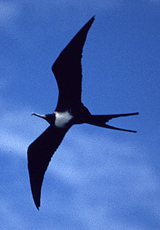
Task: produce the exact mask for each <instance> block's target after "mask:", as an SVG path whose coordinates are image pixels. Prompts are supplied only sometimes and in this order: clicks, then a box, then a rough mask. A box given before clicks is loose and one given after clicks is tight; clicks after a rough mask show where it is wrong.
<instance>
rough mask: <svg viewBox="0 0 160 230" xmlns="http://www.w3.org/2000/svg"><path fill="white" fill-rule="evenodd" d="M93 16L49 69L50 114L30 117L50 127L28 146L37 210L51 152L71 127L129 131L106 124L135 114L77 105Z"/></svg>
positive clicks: (29, 166)
mask: <svg viewBox="0 0 160 230" xmlns="http://www.w3.org/2000/svg"><path fill="white" fill-rule="evenodd" d="M93 21H94V17H92V18H91V19H90V20H89V21H88V22H87V23H86V24H85V25H84V26H83V27H82V28H81V30H80V31H79V32H78V33H77V34H76V35H75V36H74V37H73V39H72V40H71V41H70V42H69V44H68V45H67V46H66V47H65V48H64V50H63V51H62V52H61V53H60V55H59V57H58V58H57V59H56V61H55V62H54V64H53V66H52V71H53V73H54V75H55V78H56V81H57V84H58V89H59V96H58V103H57V106H56V109H55V111H54V113H52V114H46V115H40V114H37V113H32V115H35V116H38V117H41V118H43V119H45V120H46V121H47V122H48V123H49V124H50V126H49V127H48V128H47V129H46V130H45V131H44V132H43V133H42V134H41V135H40V136H39V137H38V138H37V139H36V140H35V141H34V142H33V143H31V144H30V146H29V147H28V170H29V177H30V185H31V191H32V196H33V200H34V202H35V205H36V207H37V209H39V207H40V197H41V187H42V182H43V178H44V174H45V171H46V169H47V167H48V164H49V162H50V160H51V157H52V156H53V154H54V152H55V151H56V149H57V148H58V146H59V145H60V143H61V141H62V139H63V138H64V136H65V134H66V133H67V131H68V130H69V129H70V128H71V126H72V125H74V124H82V123H87V124H91V125H95V126H99V127H104V128H109V129H114V130H121V131H127V132H133V133H135V132H136V131H134V130H127V129H122V128H116V127H113V126H110V125H108V124H106V122H108V121H109V120H111V119H112V118H117V117H125V116H131V115H138V114H139V113H138V112H136V113H127V114H111V115H92V114H91V113H90V112H89V110H88V109H87V108H86V107H85V106H84V105H83V104H82V102H81V90H82V89H81V87H82V66H81V58H82V50H83V46H84V43H85V40H86V36H87V33H88V30H89V29H90V27H91V25H92V23H93Z"/></svg>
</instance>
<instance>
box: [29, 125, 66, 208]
mask: <svg viewBox="0 0 160 230" xmlns="http://www.w3.org/2000/svg"><path fill="white" fill-rule="evenodd" d="M67 131H68V129H64V128H61V129H60V128H56V127H52V126H49V127H48V128H47V129H46V130H45V131H44V132H43V133H42V134H41V135H40V136H39V137H38V138H37V139H36V140H35V141H34V142H33V143H32V144H31V145H30V146H29V147H28V170H29V177H30V184H31V190H32V195H33V199H34V202H35V205H36V207H37V209H39V207H40V196H41V186H42V182H43V177H44V174H45V171H46V169H47V166H48V164H49V162H50V160H51V157H52V155H53V153H54V152H55V151H56V149H57V148H58V146H59V145H60V143H61V141H62V139H63V137H64V135H65V134H66V132H67Z"/></svg>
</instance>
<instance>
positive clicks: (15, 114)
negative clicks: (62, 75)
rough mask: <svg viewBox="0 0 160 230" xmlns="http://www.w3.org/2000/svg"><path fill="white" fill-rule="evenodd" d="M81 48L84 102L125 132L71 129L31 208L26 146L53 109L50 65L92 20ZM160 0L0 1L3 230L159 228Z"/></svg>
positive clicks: (0, 196)
mask: <svg viewBox="0 0 160 230" xmlns="http://www.w3.org/2000/svg"><path fill="white" fill-rule="evenodd" d="M93 15H96V18H95V21H94V23H93V25H92V27H91V29H90V31H89V33H88V36H87V40H86V43H85V46H84V50H83V51H84V52H83V59H82V65H83V92H82V99H83V103H84V104H85V105H86V106H87V107H88V108H89V110H90V111H91V112H92V113H93V114H97V113H99V114H109V113H126V112H137V111H139V112H140V115H139V116H136V117H129V118H119V119H117V120H112V121H111V122H110V124H111V125H115V126H117V127H121V128H128V129H135V130H137V131H138V133H137V134H132V133H125V132H119V131H113V130H107V129H103V128H98V127H93V126H89V125H81V126H78V125H77V126H74V127H72V128H71V130H69V132H68V133H67V135H66V137H65V139H64V140H63V142H62V144H61V146H60V147H59V149H58V150H57V152H56V153H55V155H54V157H53V158H52V162H51V163H50V165H49V167H48V170H47V173H46V175H45V179H44V183H43V187H42V197H41V207H40V211H37V209H36V208H35V206H34V203H33V200H32V196H31V191H30V184H29V176H28V171H27V153H26V152H27V147H28V145H29V144H30V143H31V142H32V141H33V140H34V139H35V138H36V137H37V136H38V135H40V134H41V132H43V130H44V129H45V128H46V127H47V126H48V124H47V123H46V122H45V121H44V120H42V119H39V118H36V117H31V116H30V114H31V112H37V113H41V114H46V113H51V112H53V111H54V109H55V107H56V103H57V97H58V89H57V85H56V81H55V79H54V76H53V74H52V72H51V66H52V64H53V62H54V61H55V59H56V58H57V56H58V55H59V53H60V52H61V51H62V49H63V48H64V47H65V46H66V45H67V43H68V42H69V41H70V40H71V38H72V37H73V36H74V35H75V34H76V32H77V31H78V30H79V29H80V28H81V27H82V26H83V25H84V24H85V23H86V22H87V21H88V20H89V19H90V18H91V17H92V16H93ZM159 25H160V1H159V0H143V1H135V0H134V1H132V0H130V1H125V0H114V1H111V0H101V1H100V0H93V1H91V0H88V1H84V0H78V1H73V0H66V1H64V0H55V1H51V0H47V1H42V0H39V1H35V0H32V1H30V2H29V1H26V0H24V1H20V0H17V1H16V0H15V1H0V34H1V35H0V46H1V52H0V60H1V61H0V73H1V74H0V92H1V93H0V105H1V116H0V124H1V128H0V174H1V180H0V181H1V184H0V223H1V226H2V229H5V230H11V229H15V230H20V229H24V230H30V229H47V230H50V229H52V230H53V229H54V230H62V229H70V230H72V229H77V230H88V229H92V230H97V229H108V230H122V229H123V230H133V229H134V230H135V229H136V230H153V229H154V230H159V229H160V218H159V213H160V166H159V162H160V153H159V150H160V138H159V136H160V122H159V115H160V106H159V101H160V93H159V88H160V77H159V74H160V64H159V63H160V29H159Z"/></svg>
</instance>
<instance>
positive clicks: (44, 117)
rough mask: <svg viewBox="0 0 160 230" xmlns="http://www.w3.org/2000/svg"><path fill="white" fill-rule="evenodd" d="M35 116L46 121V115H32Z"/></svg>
mask: <svg viewBox="0 0 160 230" xmlns="http://www.w3.org/2000/svg"><path fill="white" fill-rule="evenodd" d="M32 115H34V116H37V117H41V118H43V119H46V115H40V114H38V113H31V116H32Z"/></svg>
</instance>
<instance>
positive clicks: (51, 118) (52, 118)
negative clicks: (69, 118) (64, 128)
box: [31, 113, 55, 125]
mask: <svg viewBox="0 0 160 230" xmlns="http://www.w3.org/2000/svg"><path fill="white" fill-rule="evenodd" d="M31 115H34V116H37V117H41V118H43V119H44V120H46V121H47V122H48V123H49V124H50V125H54V122H55V114H54V113H53V114H46V115H41V114H38V113H32V114H31Z"/></svg>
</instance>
